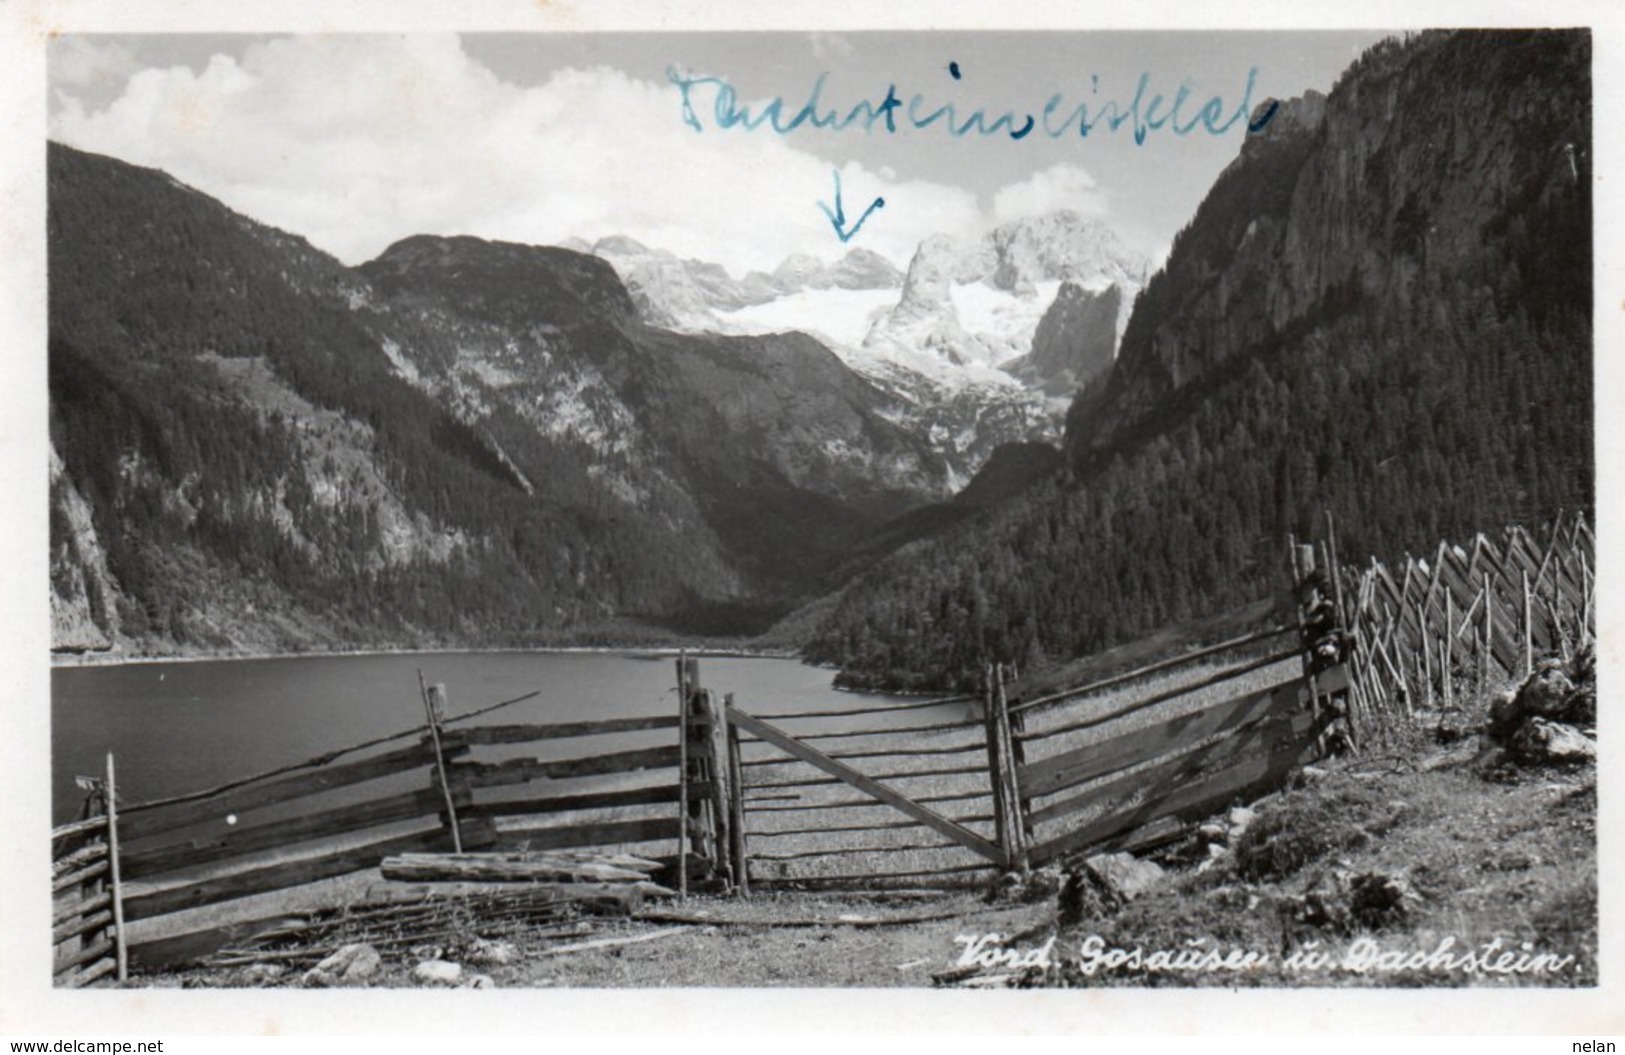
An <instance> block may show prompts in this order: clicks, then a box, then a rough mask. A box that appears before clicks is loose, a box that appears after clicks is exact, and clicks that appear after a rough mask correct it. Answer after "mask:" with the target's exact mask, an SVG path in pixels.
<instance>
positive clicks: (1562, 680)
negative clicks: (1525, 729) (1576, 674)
mask: <svg viewBox="0 0 1625 1055" xmlns="http://www.w3.org/2000/svg"><path fill="white" fill-rule="evenodd" d="M1573 694H1574V682H1572V681H1570V680H1569V676H1568V675H1567V674H1565V673H1564V672H1563V664H1562V663H1561V662H1560V661H1559V660H1555V659H1543V660H1541V661H1540V663H1538V664H1537V665H1536V666H1535V671H1534V673H1533V674H1530V675H1529V677H1527V678H1525V679H1524V682H1523V684H1522V685H1520V686H1519V687H1518V695H1517V698H1516V700H1515V701H1514V703H1515V705H1516V706H1517V708H1518V711H1519V713H1520V714H1538V715H1543V716H1556V715H1561V714H1562V713H1563V712H1564V710H1565V709H1566V708H1567V706H1568V702H1569V697H1570V696H1572V695H1573Z"/></svg>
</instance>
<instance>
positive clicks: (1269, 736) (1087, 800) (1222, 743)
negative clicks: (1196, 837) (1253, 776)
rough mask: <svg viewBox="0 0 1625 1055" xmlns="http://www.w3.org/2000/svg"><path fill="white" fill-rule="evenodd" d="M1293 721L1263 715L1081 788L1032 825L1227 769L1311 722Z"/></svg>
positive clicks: (1035, 815)
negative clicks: (1214, 737) (1147, 765)
mask: <svg viewBox="0 0 1625 1055" xmlns="http://www.w3.org/2000/svg"><path fill="white" fill-rule="evenodd" d="M1293 717H1294V718H1296V719H1298V720H1297V721H1292V720H1288V721H1286V722H1282V721H1280V720H1279V718H1278V716H1276V715H1265V716H1264V717H1261V718H1259V719H1256V720H1255V721H1253V722H1252V723H1251V724H1249V725H1246V726H1243V727H1242V728H1240V729H1237V730H1236V731H1235V732H1233V733H1232V734H1231V735H1229V736H1227V737H1225V738H1223V739H1222V740H1218V741H1215V742H1214V743H1211V744H1208V745H1207V746H1205V747H1203V748H1200V749H1198V750H1196V751H1194V752H1190V753H1187V754H1183V755H1178V756H1175V757H1173V758H1169V759H1167V760H1166V761H1163V762H1161V763H1159V764H1157V765H1153V766H1151V767H1150V768H1148V769H1141V770H1137V771H1135V772H1132V773H1126V774H1124V775H1122V776H1119V777H1115V778H1113V779H1111V780H1107V781H1106V782H1104V783H1102V784H1096V785H1093V786H1092V787H1088V788H1085V789H1084V790H1082V791H1080V792H1079V793H1077V794H1075V795H1070V796H1068V797H1066V798H1063V799H1057V800H1056V801H1054V802H1052V803H1050V804H1049V805H1047V806H1045V807H1044V808H1043V809H1039V810H1034V811H1033V814H1032V818H1031V819H1032V823H1033V824H1035V825H1036V824H1045V823H1048V822H1049V821H1053V820H1058V819H1059V818H1061V817H1065V816H1068V815H1070V814H1073V813H1077V812H1078V811H1080V810H1084V809H1088V808H1089V807H1091V806H1100V805H1103V804H1109V803H1112V802H1115V801H1117V800H1121V799H1126V798H1131V797H1133V796H1135V795H1139V794H1143V793H1145V792H1146V791H1147V789H1149V788H1155V787H1164V786H1170V785H1173V784H1175V783H1177V782H1179V781H1181V780H1185V779H1188V778H1190V777H1192V776H1194V775H1195V774H1197V773H1199V772H1201V771H1202V770H1211V769H1213V768H1214V767H1215V766H1220V767H1222V766H1225V765H1229V764H1230V762H1231V761H1233V760H1234V759H1236V758H1238V757H1240V756H1242V755H1245V754H1249V753H1257V752H1259V751H1260V750H1262V749H1264V748H1265V747H1266V746H1267V745H1268V744H1270V743H1272V742H1274V743H1280V742H1287V741H1292V740H1295V739H1297V738H1298V737H1300V736H1301V735H1302V733H1303V730H1304V729H1305V728H1307V727H1308V726H1309V724H1310V722H1311V719H1310V716H1309V714H1308V712H1307V711H1305V712H1304V713H1303V714H1302V715H1294V716H1293Z"/></svg>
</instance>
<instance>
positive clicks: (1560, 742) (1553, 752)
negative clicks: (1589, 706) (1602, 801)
mask: <svg viewBox="0 0 1625 1055" xmlns="http://www.w3.org/2000/svg"><path fill="white" fill-rule="evenodd" d="M1507 746H1508V748H1509V749H1510V750H1511V752H1512V753H1513V754H1514V755H1516V756H1517V757H1518V758H1520V759H1523V760H1524V761H1527V762H1541V763H1551V764H1555V765H1575V764H1578V763H1581V762H1592V761H1595V760H1596V758H1597V742H1596V741H1595V740H1593V739H1591V738H1590V737H1589V736H1586V735H1585V734H1584V733H1582V732H1580V730H1578V729H1576V728H1575V727H1574V726H1572V725H1567V724H1565V723H1563V722H1550V721H1547V720H1546V719H1544V718H1530V719H1529V720H1527V721H1525V722H1524V723H1523V725H1521V726H1520V727H1519V728H1518V731H1517V732H1515V733H1513V734H1512V740H1511V742H1510V743H1509V744H1508V745H1507Z"/></svg>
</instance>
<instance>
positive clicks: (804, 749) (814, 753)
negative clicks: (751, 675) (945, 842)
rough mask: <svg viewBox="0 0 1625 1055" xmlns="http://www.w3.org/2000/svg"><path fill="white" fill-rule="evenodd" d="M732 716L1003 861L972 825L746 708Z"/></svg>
mask: <svg viewBox="0 0 1625 1055" xmlns="http://www.w3.org/2000/svg"><path fill="white" fill-rule="evenodd" d="M729 718H730V719H732V721H733V722H734V723H735V724H736V725H738V726H739V727H740V728H741V729H743V730H745V731H746V732H748V733H750V734H752V735H753V736H758V737H761V738H762V739H763V740H766V741H768V742H769V743H771V744H773V745H774V746H775V747H777V748H779V749H780V750H782V751H785V752H787V753H789V754H792V755H795V756H796V757H798V758H801V759H802V760H804V761H806V762H810V763H812V764H813V765H814V766H816V767H818V768H819V769H822V770H823V771H824V772H826V773H828V774H830V775H831V776H834V777H837V778H839V779H840V780H842V781H844V782H846V783H848V784H851V785H852V786H853V787H855V788H857V789H858V790H859V791H861V792H863V793H864V794H866V795H869V796H871V797H873V798H876V799H879V800H880V801H881V802H885V803H887V804H888V805H891V806H894V807H896V808H897V809H899V810H902V811H903V812H904V813H906V814H908V815H909V816H910V817H913V818H914V819H915V820H918V821H920V822H921V823H922V824H925V825H927V826H928V827H931V828H934V829H936V830H937V831H938V832H941V833H942V834H943V835H946V836H947V837H948V838H950V839H953V840H954V841H955V842H958V843H959V844H961V845H962V846H966V847H969V848H970V849H972V850H974V851H976V852H977V853H978V854H980V855H981V856H983V857H985V858H987V859H988V860H989V861H993V862H995V863H999V864H1002V863H1003V861H1004V853H1003V852H1002V851H1001V850H1000V849H999V848H998V847H997V846H995V845H993V844H992V843H990V842H988V841H987V840H986V839H984V838H982V837H981V836H980V835H977V834H976V833H975V832H973V831H971V830H970V829H969V828H965V827H963V826H961V825H959V824H956V823H955V822H953V821H951V820H949V819H948V818H947V817H944V816H943V815H942V814H940V813H937V812H936V811H935V810H932V809H928V808H927V807H925V806H922V805H920V804H919V803H917V802H914V801H913V800H912V799H910V798H908V797H907V796H906V795H904V794H902V793H901V792H899V791H897V790H895V789H894V788H890V787H887V786H886V785H885V784H882V783H880V782H879V781H878V780H874V779H872V778H870V777H867V776H865V775H864V774H862V773H860V772H858V771H857V770H855V769H853V768H852V767H851V766H848V765H845V764H844V763H841V762H838V761H836V760H835V759H833V758H830V757H829V756H828V755H826V754H824V753H823V752H821V751H819V750H818V749H817V748H814V747H808V746H807V745H806V744H803V743H801V742H800V741H798V740H796V739H795V738H794V737H793V736H790V735H789V734H788V733H785V732H783V731H782V730H780V729H777V728H775V727H774V726H771V725H768V724H767V723H766V722H764V721H762V720H761V719H759V718H756V717H753V716H751V715H749V714H747V713H745V712H744V711H741V710H738V709H737V708H735V709H733V710H730V711H729Z"/></svg>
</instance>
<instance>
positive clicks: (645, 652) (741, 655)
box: [51, 644, 797, 668]
mask: <svg viewBox="0 0 1625 1055" xmlns="http://www.w3.org/2000/svg"><path fill="white" fill-rule="evenodd" d="M473 653H490V654H493V655H628V656H634V655H635V656H673V657H675V656H679V655H682V654H684V653H687V654H688V655H692V656H695V657H696V658H700V659H704V658H706V657H711V658H731V659H795V658H797V657H796V653H794V652H791V651H788V650H783V649H765V648H763V649H753V648H743V647H741V648H715V647H706V646H703V645H701V646H693V647H684V646H680V645H632V644H627V645H545V646H536V647H514V646H498V647H495V648H480V647H476V646H467V645H465V646H441V647H426V648H357V649H310V650H309V651H299V652H258V651H250V650H230V651H219V652H208V651H197V652H185V653H171V654H159V655H144V654H139V653H131V652H121V651H118V650H116V649H115V650H108V651H105V652H53V653H52V654H51V666H52V668H57V667H61V668H74V667H129V666H150V665H156V664H160V663H223V662H228V661H231V660H267V659H336V658H342V657H361V656H444V655H466V654H473Z"/></svg>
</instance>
